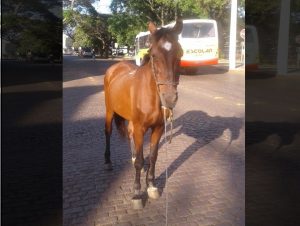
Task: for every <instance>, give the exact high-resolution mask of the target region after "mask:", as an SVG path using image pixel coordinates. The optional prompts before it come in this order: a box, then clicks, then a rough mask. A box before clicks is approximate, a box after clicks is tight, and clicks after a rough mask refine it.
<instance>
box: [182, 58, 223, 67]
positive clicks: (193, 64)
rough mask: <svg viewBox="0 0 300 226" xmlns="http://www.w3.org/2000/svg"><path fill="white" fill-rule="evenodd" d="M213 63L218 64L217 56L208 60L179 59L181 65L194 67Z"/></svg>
mask: <svg viewBox="0 0 300 226" xmlns="http://www.w3.org/2000/svg"><path fill="white" fill-rule="evenodd" d="M214 64H218V58H215V59H209V60H181V61H180V66H181V67H196V66H203V65H214Z"/></svg>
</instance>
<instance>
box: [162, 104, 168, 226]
mask: <svg viewBox="0 0 300 226" xmlns="http://www.w3.org/2000/svg"><path fill="white" fill-rule="evenodd" d="M162 108H163V112H164V124H165V134H164V139H165V152H166V162H167V161H168V148H167V120H166V110H167V108H166V107H162ZM165 187H166V226H168V165H167V166H166V186H165Z"/></svg>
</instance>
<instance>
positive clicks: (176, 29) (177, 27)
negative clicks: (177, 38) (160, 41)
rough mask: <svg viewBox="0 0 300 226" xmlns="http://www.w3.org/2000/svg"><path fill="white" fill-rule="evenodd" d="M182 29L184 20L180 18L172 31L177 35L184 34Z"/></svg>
mask: <svg viewBox="0 0 300 226" xmlns="http://www.w3.org/2000/svg"><path fill="white" fill-rule="evenodd" d="M182 27H183V23H182V19H181V18H178V19H177V20H176V24H175V25H174V27H173V29H172V31H173V32H175V34H177V35H179V34H180V33H181V32H182Z"/></svg>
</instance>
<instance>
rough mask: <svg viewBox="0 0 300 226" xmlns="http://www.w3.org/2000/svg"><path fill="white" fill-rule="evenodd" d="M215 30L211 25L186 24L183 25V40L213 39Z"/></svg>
mask: <svg viewBox="0 0 300 226" xmlns="http://www.w3.org/2000/svg"><path fill="white" fill-rule="evenodd" d="M215 35H216V34H215V28H214V24H213V23H187V24H183V29H182V34H181V36H182V37H183V38H208V37H215Z"/></svg>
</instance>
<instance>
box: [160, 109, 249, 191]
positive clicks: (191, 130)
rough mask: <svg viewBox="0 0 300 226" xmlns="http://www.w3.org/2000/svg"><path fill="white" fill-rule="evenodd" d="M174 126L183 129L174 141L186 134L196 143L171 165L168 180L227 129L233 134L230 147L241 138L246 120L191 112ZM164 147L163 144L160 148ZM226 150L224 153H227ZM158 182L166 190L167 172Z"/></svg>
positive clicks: (178, 132)
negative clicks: (241, 131)
mask: <svg viewBox="0 0 300 226" xmlns="http://www.w3.org/2000/svg"><path fill="white" fill-rule="evenodd" d="M174 124H175V125H177V126H175V128H174V129H176V127H178V126H179V125H180V126H181V128H180V129H179V130H178V131H177V132H176V133H175V134H174V135H173V139H175V138H176V136H178V135H180V134H185V135H187V136H190V137H193V138H195V139H196V141H195V142H194V143H193V144H192V145H190V146H189V147H188V148H187V149H185V150H184V151H183V152H182V153H181V154H180V155H179V156H178V157H177V159H176V160H174V161H173V162H172V163H171V164H170V166H169V167H168V178H170V177H171V176H172V174H173V173H174V172H175V171H176V170H177V169H178V168H179V167H180V166H181V165H182V164H183V163H184V162H185V161H186V160H188V159H189V158H190V157H191V156H192V155H193V154H194V153H195V152H197V151H198V150H199V149H200V148H202V147H204V146H205V145H207V144H208V143H210V142H212V141H213V140H215V139H217V138H218V137H220V136H222V134H223V132H224V131H225V130H226V129H229V130H230V132H231V138H230V141H229V144H228V146H229V145H230V144H231V142H232V141H234V140H236V139H238V138H239V135H240V130H241V129H242V127H243V125H244V119H242V118H236V117H220V116H216V117H211V116H209V115H207V114H206V113H205V112H202V111H189V112H187V113H185V114H184V115H182V116H180V117H179V118H178V119H176V121H175V122H174ZM162 145H163V142H162V143H161V145H160V146H162ZM228 146H227V147H228ZM226 149H227V148H226ZM226 149H225V150H223V151H226ZM220 151H222V150H220ZM156 180H157V181H160V185H159V186H160V187H161V188H162V189H163V188H165V171H164V172H163V173H162V174H161V175H160V176H158V177H157V178H156Z"/></svg>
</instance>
